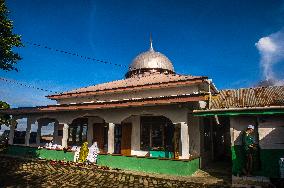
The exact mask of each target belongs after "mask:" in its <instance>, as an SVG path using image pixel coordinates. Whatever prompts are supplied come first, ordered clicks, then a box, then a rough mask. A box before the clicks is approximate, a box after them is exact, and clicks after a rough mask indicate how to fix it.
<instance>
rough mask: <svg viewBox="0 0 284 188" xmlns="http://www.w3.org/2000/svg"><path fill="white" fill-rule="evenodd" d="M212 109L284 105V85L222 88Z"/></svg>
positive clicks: (214, 97)
mask: <svg viewBox="0 0 284 188" xmlns="http://www.w3.org/2000/svg"><path fill="white" fill-rule="evenodd" d="M211 104H212V105H211V107H212V109H224V108H244V107H266V106H284V86H270V87H256V88H244V89H228V90H221V91H220V93H219V94H218V95H217V96H213V97H212V103H211Z"/></svg>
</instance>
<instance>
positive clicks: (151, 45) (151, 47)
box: [150, 33, 154, 51]
mask: <svg viewBox="0 0 284 188" xmlns="http://www.w3.org/2000/svg"><path fill="white" fill-rule="evenodd" d="M150 51H154V48H153V40H152V33H150Z"/></svg>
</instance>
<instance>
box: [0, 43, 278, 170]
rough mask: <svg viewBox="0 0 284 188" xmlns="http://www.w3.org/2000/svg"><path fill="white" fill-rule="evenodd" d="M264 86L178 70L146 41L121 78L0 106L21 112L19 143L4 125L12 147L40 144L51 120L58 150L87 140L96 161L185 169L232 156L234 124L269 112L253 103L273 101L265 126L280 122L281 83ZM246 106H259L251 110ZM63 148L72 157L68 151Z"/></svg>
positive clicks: (15, 114) (129, 166) (143, 167)
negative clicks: (37, 101) (221, 84)
mask: <svg viewBox="0 0 284 188" xmlns="http://www.w3.org/2000/svg"><path fill="white" fill-rule="evenodd" d="M264 90H265V88H262V89H261V88H260V89H255V90H253V91H251V90H249V89H248V91H247V92H248V93H249V94H248V95H244V94H243V93H244V91H241V92H240V93H238V92H239V91H238V90H230V91H227V90H224V91H218V90H217V88H216V87H215V85H214V84H213V83H212V80H211V79H209V78H208V77H206V76H192V75H181V74H178V73H176V72H175V70H174V66H173V64H172V62H171V61H170V60H169V59H168V58H167V57H166V56H165V55H164V54H162V53H160V52H157V51H155V50H154V48H153V45H152V41H151V42H150V48H149V50H147V51H146V52H143V53H141V54H139V55H138V56H137V57H135V58H134V59H133V61H132V63H131V64H130V66H129V69H128V71H127V72H126V74H125V78H124V79H121V80H115V81H112V82H108V83H102V84H98V85H93V86H88V87H84V88H79V89H75V90H72V91H67V92H63V93H60V94H54V95H49V96H47V98H49V99H51V100H55V101H56V102H57V104H56V105H47V106H39V107H27V108H15V109H10V110H5V111H2V113H5V114H9V115H12V116H13V119H14V120H19V119H22V118H27V126H26V131H25V135H24V139H23V141H22V142H21V143H17V139H15V129H16V127H17V123H16V121H14V123H13V124H12V125H11V126H10V133H9V144H10V145H11V146H15V145H17V146H19V147H26V148H37V147H38V146H42V145H44V144H45V143H43V142H42V138H41V129H42V127H44V126H47V125H49V124H51V123H52V124H53V126H54V132H53V135H52V142H53V144H56V145H58V146H60V147H61V148H57V149H58V150H60V149H62V148H64V149H65V150H67V153H68V148H70V147H72V146H81V145H82V144H83V143H84V142H88V144H89V146H91V145H92V144H93V143H94V142H96V143H97V145H98V149H99V151H100V153H99V156H98V163H99V164H100V165H105V166H111V167H115V168H125V169H130V170H142V171H145V172H157V173H166V174H175V175H190V174H192V173H194V172H195V171H196V170H197V169H198V168H201V167H203V166H206V165H207V164H208V163H209V162H211V161H213V160H217V159H219V160H220V159H221V160H224V161H230V162H232V161H231V159H232V155H235V153H234V152H235V150H234V149H233V150H232V149H231V147H233V148H234V146H235V145H238V144H237V143H238V140H237V139H236V134H238V135H239V132H238V131H237V132H236V130H244V129H245V128H244V127H245V126H246V124H251V122H252V121H254V120H255V118H256V119H257V118H258V119H259V117H260V116H261V117H262V116H263V115H267V114H269V112H268V113H267V114H261V112H263V109H262V110H258V108H259V107H261V106H269V105H274V106H276V108H277V112H276V113H277V115H278V116H276V115H273V114H271V113H270V115H273V117H272V119H273V118H274V119H273V121H276V122H278V123H276V124H277V125H276V124H271V125H270V126H272V128H273V127H279V125H278V124H281V122H283V118H279V114H282V113H284V111H283V108H282V106H283V104H284V102H283V98H284V97H283V93H284V91H283V87H280V89H279V88H275V87H272V88H270V89H268V92H267V91H266V90H265V91H264ZM272 91H274V92H275V94H273V92H272ZM263 92H264V93H265V92H266V93H265V94H262V93H263ZM270 94H273V95H277V96H276V97H275V98H274V100H272V101H271V100H268V99H267V98H269V95H270ZM264 96H266V98H265V97H264ZM246 101H248V104H247V103H246ZM249 101H254V102H255V103H254V104H251V103H249ZM257 101H261V102H262V103H261V102H260V103H258V102H257ZM275 101H276V102H277V101H278V103H273V102H275ZM279 101H280V102H279ZM234 105H235V106H234ZM247 108H251V109H250V110H253V109H254V110H256V111H257V112H259V113H256V114H253V115H252V114H251V111H249V110H248V109H247ZM269 110H271V109H270V108H269V109H268V111H269ZM226 111H230V113H225V112H226ZM264 111H265V110H264ZM240 112H242V113H240ZM273 113H274V112H273ZM233 116H234V117H233ZM280 116H281V115H280ZM281 117H282V116H281ZM275 118H276V120H275ZM260 119H261V118H260ZM262 119H263V118H262ZM279 121H280V123H279ZM240 122H242V124H243V125H242V126H241V125H240ZM35 125H36V126H37V133H36V136H35V137H36V138H35V139H31V134H32V133H31V127H32V126H35ZM260 127H261V124H260ZM269 128H271V127H269ZM269 130H270V129H269ZM269 130H268V129H262V132H261V134H266V133H267V134H268V133H269ZM281 130H282V129H281ZM257 133H258V130H257ZM277 135H278V136H277V139H278V140H279V139H280V140H281V136H279V134H277ZM271 138H272V137H271ZM277 139H275V138H274V140H277ZM282 140H283V139H282ZM267 142H269V140H267V141H266V142H265V143H264V144H266V143H267ZM275 142H276V141H275ZM262 144H263V143H262ZM276 145H277V144H276ZM266 146H267V144H266ZM279 147H280V148H279ZM66 148H67V149H66ZM281 148H282V150H281V151H280V150H278V155H277V156H276V157H275V159H274V161H277V160H278V158H279V156H280V155H282V152H283V151H284V150H283V149H284V148H283V145H281V146H280V145H279V144H278V145H277V149H281ZM17 150H19V148H17ZM35 150H36V149H35ZM33 151H34V150H33ZM29 152H30V150H29ZM36 152H37V151H35V152H34V153H36ZM58 152H59V151H58ZM283 154H284V153H283ZM60 155H61V157H60V156H59V157H57V159H64V160H66V159H67V158H68V157H66V156H65V155H66V154H62V153H61V154H60ZM68 155H70V156H72V152H70V153H69V154H68ZM235 156H236V155H235ZM46 158H48V157H46ZM51 159H52V158H51ZM68 159H70V160H72V157H71V158H70V157H69V158H68ZM160 159H162V160H160ZM156 165H158V166H159V165H161V166H160V168H156ZM233 165H234V164H233ZM235 165H236V164H235ZM275 168H276V167H275ZM274 171H275V169H274ZM236 173H238V172H236Z"/></svg>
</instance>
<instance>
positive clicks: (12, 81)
mask: <svg viewBox="0 0 284 188" xmlns="http://www.w3.org/2000/svg"><path fill="white" fill-rule="evenodd" d="M0 81H4V82H7V83H12V84H17V85H20V86H24V87H28V88H32V89H36V90H40V91H46V92H50V93H60V92H56V91H52V90H48V89H43V88H40V87H35V86H31V85H27V84H24V83H21V82H18V81H15V80H12V79H7V78H3V77H0Z"/></svg>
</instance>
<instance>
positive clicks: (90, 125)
mask: <svg viewBox="0 0 284 188" xmlns="http://www.w3.org/2000/svg"><path fill="white" fill-rule="evenodd" d="M93 125H94V119H93V118H91V117H89V118H88V130H87V131H88V132H87V141H88V145H89V146H91V145H92V144H93V139H94V130H93Z"/></svg>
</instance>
